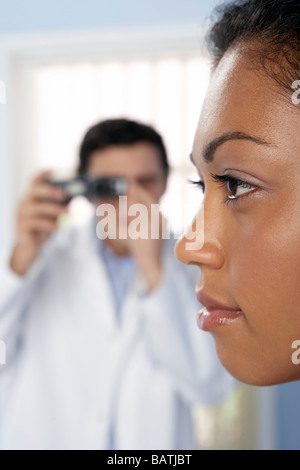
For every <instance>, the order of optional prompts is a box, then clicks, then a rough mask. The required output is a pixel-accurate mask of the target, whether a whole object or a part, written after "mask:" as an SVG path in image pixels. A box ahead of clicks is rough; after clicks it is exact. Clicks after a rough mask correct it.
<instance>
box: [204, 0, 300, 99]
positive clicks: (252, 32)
mask: <svg viewBox="0 0 300 470" xmlns="http://www.w3.org/2000/svg"><path fill="white" fill-rule="evenodd" d="M214 14H215V16H216V19H215V20H214V21H215V22H214V24H213V26H212V28H211V29H210V31H209V34H208V36H207V39H208V45H209V49H210V52H211V55H212V57H213V60H214V67H217V65H218V64H219V62H220V61H221V59H222V57H223V56H224V55H225V53H226V52H227V51H228V50H229V49H231V48H232V47H234V46H236V45H246V46H247V45H248V46H249V47H248V48H247V49H248V52H249V57H250V58H251V60H252V62H253V64H255V65H256V66H257V65H259V66H262V67H263V69H264V71H265V72H266V73H267V75H268V76H271V77H272V78H273V79H274V80H275V81H276V83H277V84H278V85H279V86H280V88H281V89H282V90H283V89H284V90H285V91H286V90H289V92H290V91H291V86H292V83H293V82H294V81H295V80H297V79H300V0H236V1H234V2H230V3H225V4H222V5H220V6H219V7H217V8H216V10H215V13H214Z"/></svg>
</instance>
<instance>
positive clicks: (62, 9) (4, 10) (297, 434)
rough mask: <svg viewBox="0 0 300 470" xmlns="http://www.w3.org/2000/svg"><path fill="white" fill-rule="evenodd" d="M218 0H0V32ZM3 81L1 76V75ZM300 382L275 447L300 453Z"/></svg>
mask: <svg viewBox="0 0 300 470" xmlns="http://www.w3.org/2000/svg"><path fill="white" fill-rule="evenodd" d="M217 3H219V2H218V0H205V1H202V0H125V1H124V0H109V1H108V0H105V1H104V0H76V1H74V0H51V1H41V0H26V1H24V0H0V34H1V33H32V32H45V31H62V30H79V29H88V28H93V29H96V28H102V27H117V26H125V27H126V26H143V25H159V24H161V25H164V24H165V25H167V24H174V23H175V24H178V23H192V22H193V23H194V22H198V21H199V24H201V23H202V22H203V20H205V19H207V18H208V17H209V15H210V13H211V11H212V9H213V6H214V5H216V4H217ZM0 78H1V77H0ZM299 398H300V382H298V383H295V384H289V385H284V386H280V387H278V410H277V423H278V429H277V435H278V448H279V449H300V430H299V429H300V427H299V425H300V403H299V401H300V400H299Z"/></svg>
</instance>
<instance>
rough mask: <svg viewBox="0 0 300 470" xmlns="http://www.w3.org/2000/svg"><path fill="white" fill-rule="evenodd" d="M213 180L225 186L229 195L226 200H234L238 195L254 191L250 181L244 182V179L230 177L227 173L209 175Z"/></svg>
mask: <svg viewBox="0 0 300 470" xmlns="http://www.w3.org/2000/svg"><path fill="white" fill-rule="evenodd" d="M211 176H212V178H213V180H214V181H217V182H218V183H221V185H222V186H226V188H227V190H228V191H229V193H230V194H229V196H228V197H227V201H229V202H230V201H235V200H237V199H238V198H239V197H241V196H243V195H245V194H247V193H250V192H252V191H254V190H255V189H256V188H255V186H253V185H252V184H250V183H246V182H245V181H241V180H238V179H236V178H232V177H231V176H228V175H211Z"/></svg>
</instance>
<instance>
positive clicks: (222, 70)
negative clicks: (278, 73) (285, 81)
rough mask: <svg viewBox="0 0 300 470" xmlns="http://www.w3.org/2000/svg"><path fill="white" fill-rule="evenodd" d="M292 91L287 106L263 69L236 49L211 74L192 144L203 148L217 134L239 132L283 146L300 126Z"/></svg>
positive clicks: (276, 86) (285, 99) (299, 111)
mask: <svg viewBox="0 0 300 470" xmlns="http://www.w3.org/2000/svg"><path fill="white" fill-rule="evenodd" d="M293 92H294V90H293V89H292V84H291V103H290V104H289V103H288V100H287V98H286V97H284V96H283V94H282V93H281V92H280V90H279V88H278V85H277V84H276V83H275V82H274V81H273V80H272V79H271V78H270V77H269V76H267V75H266V74H265V72H264V70H263V69H261V70H259V68H258V67H253V63H252V62H250V61H249V59H248V57H247V55H243V54H242V53H241V50H239V49H238V48H237V49H233V50H232V51H229V52H228V53H226V54H225V56H224V57H223V59H222V61H221V62H220V64H219V65H218V67H217V68H216V70H215V71H214V72H213V74H212V77H211V82H210V86H209V88H208V92H207V95H206V98H205V101H204V104H203V108H202V112H201V116H200V120H199V126H198V130H197V134H196V140H195V145H197V146H198V147H199V145H200V146H205V145H207V143H208V142H210V141H212V140H213V139H215V138H217V137H218V136H220V135H223V134H226V133H233V132H242V133H246V134H250V135H255V136H257V137H259V138H261V139H264V140H266V141H268V142H273V143H274V144H275V145H278V147H280V146H283V147H284V146H285V145H286V144H288V142H289V141H290V136H291V129H292V128H294V132H295V130H296V127H298V129H299V126H300V109H299V108H300V107H296V106H293V105H292V96H293ZM297 134H298V135H297V137H296V139H298V141H299V151H300V134H299V133H297ZM286 141H287V142H286Z"/></svg>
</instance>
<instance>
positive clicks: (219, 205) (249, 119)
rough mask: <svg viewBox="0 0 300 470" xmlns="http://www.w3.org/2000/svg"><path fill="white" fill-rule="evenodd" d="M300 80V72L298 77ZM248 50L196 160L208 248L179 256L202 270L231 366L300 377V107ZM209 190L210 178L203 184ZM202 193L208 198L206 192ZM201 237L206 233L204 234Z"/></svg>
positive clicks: (268, 380)
mask: <svg viewBox="0 0 300 470" xmlns="http://www.w3.org/2000/svg"><path fill="white" fill-rule="evenodd" d="M296 79H300V77H295V80H296ZM293 92H294V90H293V89H292V83H291V95H290V98H289V96H288V95H285V96H284V93H283V91H282V90H281V89H280V88H279V87H278V85H277V84H276V83H275V82H274V81H273V80H272V79H270V78H268V77H266V75H265V74H264V73H263V71H261V72H260V71H259V70H257V69H256V70H254V68H253V67H251V65H250V64H249V63H248V61H247V58H246V56H245V55H243V53H241V50H238V49H233V50H232V51H231V52H227V54H226V55H225V56H224V57H223V59H222V61H221V62H220V64H219V66H218V68H217V69H216V71H215V72H214V74H213V76H212V80H211V84H210V87H209V90H208V93H207V97H206V100H205V103H204V107H203V110H202V114H201V118H200V122H199V126H198V129H197V133H196V137H195V142H194V147H193V153H192V159H193V162H194V164H195V165H196V167H197V170H198V173H199V180H200V181H201V182H202V183H203V184H204V192H205V197H204V202H203V205H202V207H201V208H200V209H199V211H200V213H202V215H203V213H204V219H203V217H202V219H203V220H204V226H202V227H198V228H197V227H196V226H195V224H194V227H193V230H194V231H195V230H196V229H197V230H202V231H203V232H204V233H203V234H202V235H201V236H204V239H203V244H202V246H201V248H198V249H193V248H192V249H191V248H190V245H188V243H190V242H191V234H187V236H186V237H184V238H183V239H182V240H181V241H180V242H179V243H178V244H177V247H176V254H177V256H178V258H179V259H180V260H181V261H183V262H185V263H188V264H196V265H198V266H199V267H200V268H201V271H200V279H199V284H198V286H197V292H198V296H199V300H200V302H201V303H202V304H203V305H204V306H206V307H207V309H206V310H203V311H201V314H200V316H199V325H200V327H202V328H203V329H205V330H208V331H210V332H211V333H212V334H213V337H214V339H215V343H216V348H217V352H218V355H219V358H220V360H221V362H222V363H223V365H224V366H225V367H226V368H227V369H228V371H229V372H230V373H231V374H232V375H234V376H235V377H236V378H238V379H239V380H241V381H243V382H246V383H251V384H255V385H272V384H275V383H282V382H287V381H293V380H296V379H299V378H300V365H296V364H294V363H293V361H292V355H293V353H295V350H294V349H292V345H293V343H294V342H295V341H296V340H300V105H299V106H295V105H293V103H292V94H293ZM199 191H201V184H199ZM199 197H200V196H199ZM200 238H201V237H200Z"/></svg>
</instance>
